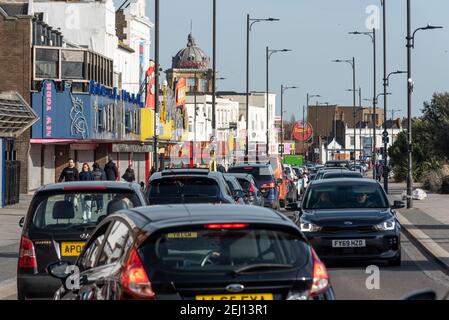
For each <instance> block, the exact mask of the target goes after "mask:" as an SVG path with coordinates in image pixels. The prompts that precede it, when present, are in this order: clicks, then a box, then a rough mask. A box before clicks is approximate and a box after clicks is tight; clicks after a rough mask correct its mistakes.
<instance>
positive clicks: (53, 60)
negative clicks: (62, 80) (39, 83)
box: [36, 48, 59, 79]
mask: <svg viewBox="0 0 449 320" xmlns="http://www.w3.org/2000/svg"><path fill="white" fill-rule="evenodd" d="M58 60H59V54H58V50H54V49H41V48H36V78H53V79H57V78H59V74H58Z"/></svg>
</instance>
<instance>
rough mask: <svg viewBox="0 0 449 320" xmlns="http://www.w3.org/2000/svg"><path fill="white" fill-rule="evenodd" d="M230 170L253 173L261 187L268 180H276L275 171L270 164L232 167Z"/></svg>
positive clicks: (230, 171)
mask: <svg viewBox="0 0 449 320" xmlns="http://www.w3.org/2000/svg"><path fill="white" fill-rule="evenodd" d="M228 172H229V173H246V174H250V175H252V176H253V177H254V180H255V181H256V183H257V186H258V187H259V188H260V186H261V185H262V184H264V183H266V182H270V181H274V175H273V171H272V170H271V167H269V166H263V167H253V166H246V167H231V168H229V170H228Z"/></svg>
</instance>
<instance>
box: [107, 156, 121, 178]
mask: <svg viewBox="0 0 449 320" xmlns="http://www.w3.org/2000/svg"><path fill="white" fill-rule="evenodd" d="M104 172H105V173H106V179H107V180H109V181H117V178H118V170H117V165H116V164H115V162H114V161H112V159H109V161H108V163H106V165H105V166H104Z"/></svg>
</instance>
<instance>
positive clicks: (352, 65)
mask: <svg viewBox="0 0 449 320" xmlns="http://www.w3.org/2000/svg"><path fill="white" fill-rule="evenodd" d="M332 62H340V63H341V62H344V63H349V64H350V65H351V67H352V90H353V119H354V165H355V161H356V157H355V155H356V144H355V136H356V135H357V134H356V129H355V122H356V111H355V108H356V102H355V100H356V98H355V58H354V57H352V60H340V59H337V60H333V61H332Z"/></svg>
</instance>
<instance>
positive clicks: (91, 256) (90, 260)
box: [78, 223, 110, 271]
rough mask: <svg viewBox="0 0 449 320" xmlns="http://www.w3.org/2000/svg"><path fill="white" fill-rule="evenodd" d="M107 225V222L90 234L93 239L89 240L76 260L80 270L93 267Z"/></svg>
mask: <svg viewBox="0 0 449 320" xmlns="http://www.w3.org/2000/svg"><path fill="white" fill-rule="evenodd" d="M109 225H110V224H109V223H107V224H105V225H104V226H102V227H101V229H99V230H98V231H97V232H96V233H94V234H93V235H92V239H93V240H91V241H90V242H89V244H88V247H87V248H86V250H85V251H84V253H83V255H82V256H81V257H80V259H79V262H78V267H80V269H81V270H82V271H84V270H88V269H90V268H93V267H95V261H97V258H98V255H99V253H100V249H101V246H102V245H103V241H104V238H105V235H106V232H107V231H108V227H109Z"/></svg>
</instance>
